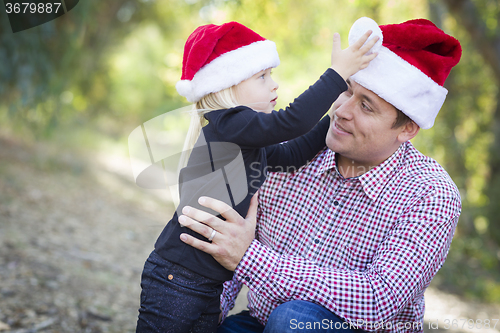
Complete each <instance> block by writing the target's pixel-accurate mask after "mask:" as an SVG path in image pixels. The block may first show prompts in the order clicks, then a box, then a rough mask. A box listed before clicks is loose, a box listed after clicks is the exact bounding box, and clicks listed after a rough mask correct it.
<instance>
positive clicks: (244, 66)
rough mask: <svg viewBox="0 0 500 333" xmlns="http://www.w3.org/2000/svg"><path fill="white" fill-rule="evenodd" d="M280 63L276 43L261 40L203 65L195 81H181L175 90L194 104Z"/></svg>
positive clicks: (194, 78)
mask: <svg viewBox="0 0 500 333" xmlns="http://www.w3.org/2000/svg"><path fill="white" fill-rule="evenodd" d="M279 64H280V60H279V56H278V51H277V50H276V44H275V43H274V42H272V41H270V40H263V41H258V42H255V43H252V44H249V45H246V46H243V47H240V48H238V49H236V50H233V51H229V52H226V53H224V54H222V55H220V56H219V57H217V58H215V59H214V60H212V62H210V63H209V64H207V65H205V66H203V67H202V68H201V69H200V70H199V71H198V72H197V73H196V74H195V75H194V77H193V79H192V80H191V81H189V80H181V81H179V82H177V84H176V85H175V88H176V89H177V92H178V93H179V94H180V95H182V96H184V97H186V98H187V100H188V101H189V102H191V103H196V102H198V101H199V100H200V99H201V98H202V97H203V96H205V95H207V94H209V93H212V92H217V91H221V90H223V89H226V88H229V87H231V86H234V85H236V84H238V83H240V82H242V81H244V80H246V79H248V78H250V77H251V76H252V75H254V74H256V73H258V72H260V71H262V70H264V69H268V68H274V67H277V66H278V65H279Z"/></svg>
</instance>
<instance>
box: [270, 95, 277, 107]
mask: <svg viewBox="0 0 500 333" xmlns="http://www.w3.org/2000/svg"><path fill="white" fill-rule="evenodd" d="M277 99H278V97H276V98H275V99H272V100H271V104H272V105H273V106H275V105H276V100H277Z"/></svg>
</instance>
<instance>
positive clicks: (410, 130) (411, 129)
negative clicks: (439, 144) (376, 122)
mask: <svg viewBox="0 0 500 333" xmlns="http://www.w3.org/2000/svg"><path fill="white" fill-rule="evenodd" d="M418 131H420V126H418V125H417V124H416V123H415V122H414V121H413V120H410V121H409V122H407V123H406V124H405V125H403V126H402V128H401V132H399V135H398V141H399V142H401V143H403V142H406V141H408V140H411V139H413V138H414V137H415V135H417V133H418Z"/></svg>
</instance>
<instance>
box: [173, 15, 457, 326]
mask: <svg viewBox="0 0 500 333" xmlns="http://www.w3.org/2000/svg"><path fill="white" fill-rule="evenodd" d="M373 25H374V26H373ZM369 29H370V30H372V31H378V33H379V34H380V35H383V46H382V47H381V48H380V49H379V50H375V51H377V52H378V56H377V57H376V58H375V59H374V60H373V61H372V62H371V63H370V65H369V66H368V67H367V68H366V69H364V70H362V71H359V72H358V73H356V74H355V75H353V76H352V77H351V78H350V79H349V80H348V86H349V89H348V91H347V92H345V93H344V94H343V95H341V97H339V99H338V100H337V101H336V102H335V104H334V106H333V109H332V117H331V118H332V120H331V124H330V129H329V131H328V134H327V137H326V145H327V149H325V150H324V151H322V152H320V153H319V154H318V155H317V156H316V157H315V159H314V160H313V161H311V163H310V164H308V165H307V166H305V167H303V168H301V169H299V170H298V171H296V172H294V173H272V174H270V175H269V177H268V179H267V180H266V183H265V184H264V185H263V187H262V188H261V189H260V191H259V207H260V209H259V212H258V216H257V218H258V220H259V223H258V226H257V238H255V239H253V237H254V234H253V232H254V223H255V211H256V201H255V200H254V202H253V204H252V206H251V208H250V210H249V214H248V216H247V218H246V219H243V218H242V217H240V216H239V215H238V214H236V213H235V211H234V210H231V209H230V207H228V206H227V205H225V204H224V203H221V202H218V201H216V200H213V199H209V198H201V199H200V203H201V204H203V205H205V206H207V207H210V208H212V209H213V210H215V211H218V212H221V213H222V215H223V216H224V218H225V219H226V221H222V220H220V219H218V218H216V217H213V216H209V215H208V214H206V213H203V212H201V211H198V210H195V209H190V208H187V209H185V210H183V213H184V214H185V215H186V216H184V217H183V219H184V221H185V223H188V224H190V226H189V227H190V228H191V229H193V230H195V231H196V232H198V233H200V234H201V235H203V236H205V237H207V238H208V237H209V236H210V235H211V234H212V233H213V230H216V231H217V233H216V235H215V237H214V238H213V241H212V243H207V242H202V241H200V240H197V239H194V238H192V237H185V236H184V235H182V236H181V239H182V240H183V241H185V242H186V243H188V244H190V245H192V246H194V247H196V248H199V249H201V250H203V251H205V252H207V253H210V254H211V255H212V256H213V257H214V258H215V259H216V260H217V261H219V262H220V263H221V264H222V265H224V266H225V267H226V268H228V269H230V270H233V271H234V279H233V281H230V282H227V283H226V284H225V289H224V293H223V299H222V303H221V309H222V311H223V315H224V316H226V315H227V312H228V310H229V308H230V307H232V306H233V304H234V299H235V297H236V295H237V293H238V292H239V288H240V287H241V285H242V284H245V285H247V286H248V287H249V289H250V290H249V294H248V300H249V304H248V308H249V312H244V313H241V314H239V315H234V316H230V317H228V318H227V319H226V320H225V321H224V322H223V323H222V325H221V327H220V328H219V332H287V331H290V332H297V331H308V332H314V331H322V332H323V331H330V332H335V331H338V330H344V331H356V330H365V331H384V332H422V331H423V315H424V308H425V307H424V297H423V295H424V292H425V289H426V288H427V286H428V285H429V283H430V282H431V280H432V278H433V277H434V275H435V274H436V272H437V271H438V270H439V269H440V268H441V266H442V264H443V262H444V260H445V258H446V255H447V253H448V249H449V246H450V243H451V239H452V237H453V234H454V231H455V227H456V224H457V222H458V218H459V215H460V211H461V203H460V195H459V192H458V189H457V188H456V186H455V184H454V183H453V181H452V180H451V179H450V177H449V176H448V174H447V173H446V172H445V171H444V169H443V168H442V167H441V166H440V165H439V164H438V163H437V162H436V161H434V160H433V159H431V158H428V157H426V156H424V155H422V154H421V153H419V152H418V151H417V150H416V149H415V148H414V147H413V146H412V144H411V143H410V142H409V140H410V139H412V138H413V137H415V135H417V133H418V132H419V129H420V128H424V129H426V128H430V127H432V125H433V123H434V119H435V117H436V115H437V113H438V111H439V109H440V108H441V105H442V104H443V102H444V99H445V96H446V93H447V91H446V89H445V88H443V86H442V85H443V84H444V81H445V79H446V77H447V76H448V74H449V72H450V70H451V68H452V67H453V66H454V65H456V64H457V63H458V61H459V59H460V56H461V48H460V44H459V42H458V41H457V40H456V39H455V38H453V37H451V36H449V35H447V34H445V33H444V32H442V31H441V30H440V29H438V28H437V27H436V26H435V25H433V24H432V23H431V22H430V21H428V20H412V21H408V22H404V23H401V24H394V25H386V26H380V29H381V31H380V29H378V26H377V25H376V24H375V23H374V22H373V21H372V20H370V19H367V18H363V19H360V20H358V21H357V22H356V23H355V24H354V25H353V28H352V29H351V33H350V38H349V39H350V40H352V39H354V38H356V35H359V34H360V33H362V32H365V31H367V30H369ZM351 36H352V38H351ZM193 219H194V220H198V221H203V222H204V224H201V223H198V222H195V221H194V220H193Z"/></svg>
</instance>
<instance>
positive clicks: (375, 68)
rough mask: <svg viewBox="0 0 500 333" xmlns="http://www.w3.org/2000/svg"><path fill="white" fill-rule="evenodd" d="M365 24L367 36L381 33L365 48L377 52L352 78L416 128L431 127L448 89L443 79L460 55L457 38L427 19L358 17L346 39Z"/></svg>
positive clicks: (351, 38)
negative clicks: (382, 21)
mask: <svg viewBox="0 0 500 333" xmlns="http://www.w3.org/2000/svg"><path fill="white" fill-rule="evenodd" d="M368 30H372V31H373V34H372V36H370V38H373V37H374V36H379V37H380V38H381V39H380V41H379V42H377V44H376V45H375V46H374V47H373V48H372V50H370V51H373V52H378V56H377V57H376V58H375V59H374V60H372V61H371V62H370V64H369V65H368V67H367V68H365V69H363V70H361V71H359V72H357V73H356V74H354V75H353V76H352V79H353V80H354V81H356V82H357V83H358V84H360V85H361V86H363V87H365V88H366V89H369V90H371V91H373V92H374V93H375V94H377V95H378V96H379V97H381V98H382V99H384V100H385V101H387V102H389V103H391V104H392V105H393V106H394V107H396V108H398V109H399V110H401V111H402V112H403V113H405V114H406V115H407V116H408V117H410V119H412V120H413V121H414V122H415V123H417V125H419V126H420V127H421V128H423V129H427V128H431V127H432V126H433V125H434V119H435V118H436V116H437V114H438V112H439V110H440V109H441V106H442V105H443V103H444V100H445V98H446V94H447V93H448V90H446V88H444V87H443V84H444V81H445V80H446V78H447V77H448V74H449V73H450V70H451V68H452V67H453V66H455V65H456V64H457V63H458V62H459V60H460V56H461V55H462V48H461V47H460V43H459V41H458V40H457V39H455V38H454V37H452V36H450V35H447V34H446V33H444V32H443V31H442V30H441V29H439V28H438V27H436V26H435V25H434V23H432V22H431V21H429V20H426V19H417V20H410V21H407V22H403V23H400V24H389V25H381V26H380V27H379V26H378V24H377V23H376V22H375V21H373V20H372V19H370V18H367V17H362V18H360V19H359V20H357V21H356V22H354V24H353V26H352V27H351V31H350V32H349V44H353V43H354V42H356V40H357V39H358V38H359V37H361V35H363V34H364V33H365V32H366V31H368Z"/></svg>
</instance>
